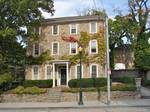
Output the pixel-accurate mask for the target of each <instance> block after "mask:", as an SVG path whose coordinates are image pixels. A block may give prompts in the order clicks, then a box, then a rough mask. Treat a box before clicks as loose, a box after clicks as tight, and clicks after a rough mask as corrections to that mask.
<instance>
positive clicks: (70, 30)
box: [69, 23, 78, 34]
mask: <svg viewBox="0 0 150 112" xmlns="http://www.w3.org/2000/svg"><path fill="white" fill-rule="evenodd" d="M73 24H75V26H76V33H72V32H71V29H72V25H73ZM69 27H70V34H78V24H76V23H72V24H70V25H69Z"/></svg>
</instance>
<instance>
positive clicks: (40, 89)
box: [13, 86, 47, 94]
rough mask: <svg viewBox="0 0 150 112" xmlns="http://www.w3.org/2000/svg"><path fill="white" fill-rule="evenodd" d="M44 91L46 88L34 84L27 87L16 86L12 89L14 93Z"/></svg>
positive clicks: (40, 92)
mask: <svg viewBox="0 0 150 112" xmlns="http://www.w3.org/2000/svg"><path fill="white" fill-rule="evenodd" d="M46 92H47V90H46V89H44V88H38V87H36V86H34V87H27V88H24V87H23V86H18V87H17V88H16V89H14V90H13V93H14V94H43V93H46Z"/></svg>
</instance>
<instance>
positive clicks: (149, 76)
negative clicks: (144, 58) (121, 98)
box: [146, 70, 150, 80]
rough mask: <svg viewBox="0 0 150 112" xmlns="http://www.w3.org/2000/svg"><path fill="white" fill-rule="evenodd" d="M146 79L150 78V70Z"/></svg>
mask: <svg viewBox="0 0 150 112" xmlns="http://www.w3.org/2000/svg"><path fill="white" fill-rule="evenodd" d="M146 79H147V80H150V70H149V71H148V72H147V74H146Z"/></svg>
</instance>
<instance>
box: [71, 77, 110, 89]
mask: <svg viewBox="0 0 150 112" xmlns="http://www.w3.org/2000/svg"><path fill="white" fill-rule="evenodd" d="M68 85H69V87H70V88H79V87H80V80H79V79H72V80H70V81H69V82H68ZM106 85H107V79H106V78H83V79H82V87H83V88H89V87H103V86H106Z"/></svg>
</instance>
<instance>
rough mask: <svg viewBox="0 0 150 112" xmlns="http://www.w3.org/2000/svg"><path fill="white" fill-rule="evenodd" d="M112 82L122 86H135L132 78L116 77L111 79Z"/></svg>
mask: <svg viewBox="0 0 150 112" xmlns="http://www.w3.org/2000/svg"><path fill="white" fill-rule="evenodd" d="M112 81H113V82H121V83H124V84H135V79H134V77H116V78H112Z"/></svg>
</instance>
